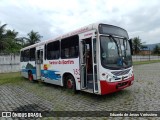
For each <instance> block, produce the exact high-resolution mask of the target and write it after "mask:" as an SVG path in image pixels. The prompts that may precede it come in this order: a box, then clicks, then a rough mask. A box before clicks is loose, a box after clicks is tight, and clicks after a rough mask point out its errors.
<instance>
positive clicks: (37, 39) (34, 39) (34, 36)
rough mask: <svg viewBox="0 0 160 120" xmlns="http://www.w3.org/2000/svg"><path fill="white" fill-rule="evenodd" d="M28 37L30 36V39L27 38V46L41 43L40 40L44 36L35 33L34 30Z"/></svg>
mask: <svg viewBox="0 0 160 120" xmlns="http://www.w3.org/2000/svg"><path fill="white" fill-rule="evenodd" d="M27 35H28V38H25V40H26V46H29V45H32V44H35V43H38V42H40V41H41V40H40V39H41V38H42V36H41V35H40V34H39V33H38V32H34V31H33V30H32V31H31V32H30V33H28V34H27Z"/></svg>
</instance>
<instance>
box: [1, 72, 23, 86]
mask: <svg viewBox="0 0 160 120" xmlns="http://www.w3.org/2000/svg"><path fill="white" fill-rule="evenodd" d="M22 79H24V78H22V77H21V76H20V73H19V72H16V73H1V74H0V85H2V84H7V83H12V84H17V83H19V82H22Z"/></svg>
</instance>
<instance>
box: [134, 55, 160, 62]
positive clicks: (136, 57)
mask: <svg viewBox="0 0 160 120" xmlns="http://www.w3.org/2000/svg"><path fill="white" fill-rule="evenodd" d="M132 60H133V61H149V60H160V56H153V55H145V56H144V55H134V56H132Z"/></svg>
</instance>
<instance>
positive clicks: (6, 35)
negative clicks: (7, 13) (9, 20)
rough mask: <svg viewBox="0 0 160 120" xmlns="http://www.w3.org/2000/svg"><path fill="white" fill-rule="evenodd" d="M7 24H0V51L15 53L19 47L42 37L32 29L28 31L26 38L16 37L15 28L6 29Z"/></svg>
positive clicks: (37, 40) (30, 43)
mask: <svg viewBox="0 0 160 120" xmlns="http://www.w3.org/2000/svg"><path fill="white" fill-rule="evenodd" d="M6 26H7V24H3V25H1V24H0V53H17V52H19V51H20V49H21V48H23V47H25V46H28V45H32V44H35V43H37V42H40V38H41V37H42V36H41V35H40V34H39V33H38V32H34V31H33V30H32V31H31V32H30V33H28V34H27V35H28V38H25V37H18V32H16V31H15V30H9V29H6Z"/></svg>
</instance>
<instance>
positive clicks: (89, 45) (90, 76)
mask: <svg viewBox="0 0 160 120" xmlns="http://www.w3.org/2000/svg"><path fill="white" fill-rule="evenodd" d="M79 38H80V78H81V89H82V90H83V91H88V92H91V93H97V92H98V82H97V55H96V54H97V47H96V46H97V45H96V44H97V40H96V38H95V31H94V30H93V31H89V32H86V33H82V34H80V35H79Z"/></svg>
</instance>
